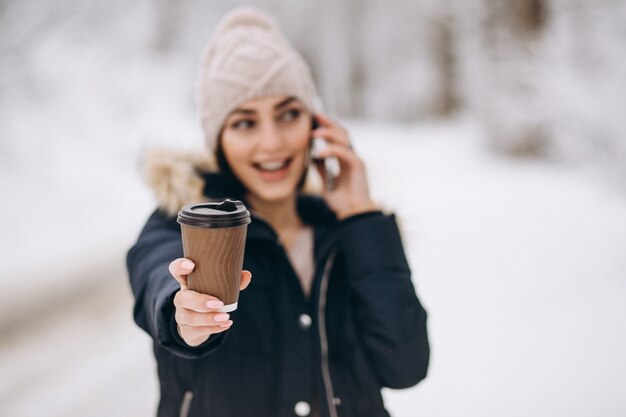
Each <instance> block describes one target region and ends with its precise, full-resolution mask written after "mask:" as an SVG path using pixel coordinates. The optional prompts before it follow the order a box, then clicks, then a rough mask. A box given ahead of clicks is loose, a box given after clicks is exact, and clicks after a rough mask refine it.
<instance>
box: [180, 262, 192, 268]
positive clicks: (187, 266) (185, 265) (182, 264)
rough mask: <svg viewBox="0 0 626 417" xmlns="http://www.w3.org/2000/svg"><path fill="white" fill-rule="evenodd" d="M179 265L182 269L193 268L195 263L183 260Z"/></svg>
mask: <svg viewBox="0 0 626 417" xmlns="http://www.w3.org/2000/svg"><path fill="white" fill-rule="evenodd" d="M180 266H181V267H183V268H184V269H193V267H194V266H195V265H194V264H193V262H189V261H184V262H182V263H181V264H180Z"/></svg>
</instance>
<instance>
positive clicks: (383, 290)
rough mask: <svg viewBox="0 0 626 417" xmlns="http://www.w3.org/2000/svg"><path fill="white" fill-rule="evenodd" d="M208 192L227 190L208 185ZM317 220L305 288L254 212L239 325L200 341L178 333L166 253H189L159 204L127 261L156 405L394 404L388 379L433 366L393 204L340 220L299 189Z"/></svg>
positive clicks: (379, 408)
mask: <svg viewBox="0 0 626 417" xmlns="http://www.w3.org/2000/svg"><path fill="white" fill-rule="evenodd" d="M206 179H207V184H208V185H207V196H211V197H213V198H215V197H221V196H225V195H227V193H225V192H224V191H223V190H220V189H219V187H218V188H217V189H216V188H215V187H211V185H210V184H211V183H212V182H215V181H214V180H211V177H210V176H207V177H206ZM298 211H299V214H300V216H301V218H302V220H303V221H304V222H305V223H307V224H309V225H311V226H312V227H313V229H314V236H315V237H314V239H315V241H314V257H315V277H314V281H313V286H312V290H311V296H310V297H309V298H307V297H305V295H304V293H303V291H302V287H301V285H300V281H299V280H298V278H297V276H296V274H295V272H294V270H293V268H292V266H291V265H290V262H289V260H288V258H287V256H286V253H285V250H284V248H283V247H282V246H281V244H280V242H279V240H278V239H277V235H276V233H275V232H274V230H273V229H272V228H271V227H270V226H269V225H268V224H267V223H265V222H264V221H263V220H261V219H259V218H258V217H256V216H254V214H253V218H252V223H251V224H250V225H249V228H248V236H247V240H246V248H245V257H244V269H247V270H249V271H251V272H252V283H251V284H250V286H249V287H248V288H247V289H246V290H244V291H242V293H241V295H240V298H239V306H238V309H237V310H236V311H234V312H232V313H231V319H232V320H233V322H234V324H233V326H232V327H231V328H230V329H229V330H227V331H226V332H224V333H221V334H218V335H212V336H211V337H210V338H209V340H208V341H207V342H205V343H204V344H203V345H200V346H198V347H190V346H188V345H186V344H185V342H184V341H183V340H182V339H181V338H180V336H179V335H178V333H177V331H176V323H175V321H174V305H173V298H174V295H175V293H176V292H177V291H178V290H179V285H178V283H177V282H176V281H175V280H174V278H172V276H171V275H170V273H169V272H168V265H169V263H170V262H171V261H172V260H174V259H176V258H179V257H182V256H183V249H182V244H181V236H180V227H179V225H178V223H177V222H176V219H175V218H173V217H169V216H167V215H165V214H163V213H162V212H161V211H159V210H157V211H155V212H154V213H153V214H152V215H151V217H150V218H149V220H148V222H147V224H146V225H145V227H144V229H143V231H142V232H141V234H140V236H139V239H138V241H137V243H136V244H135V245H134V246H133V247H132V248H131V250H130V251H129V253H128V258H127V266H128V271H129V276H130V282H131V286H132V290H133V294H134V296H135V308H134V317H135V321H136V322H137V324H138V325H139V326H140V327H141V328H142V329H144V330H145V331H146V332H148V334H150V336H151V337H152V339H153V340H154V354H155V357H156V360H157V364H158V374H159V381H160V403H159V408H158V416H159V417H165V416H183V417H187V416H189V417H196V416H197V417H200V416H212V417H245V416H250V417H283V416H284V417H286V416H298V415H313V416H324V417H335V416H353V417H360V416H372V417H379V416H380V417H383V416H388V413H387V411H386V410H385V408H384V405H383V401H382V397H381V392H380V390H381V388H382V387H389V388H406V387H410V386H413V385H415V384H417V383H418V382H419V381H420V380H422V379H423V378H424V377H425V376H426V372H427V368H428V361H429V344H428V337H427V332H426V312H425V311H424V309H423V308H422V306H421V305H420V302H419V301H418V299H417V297H416V295H415V290H414V288H413V284H412V282H411V273H410V271H409V267H408V265H407V261H406V259H405V255H404V250H403V247H402V242H401V239H400V234H399V232H398V227H397V225H396V221H395V218H394V216H388V215H384V214H383V213H381V212H370V213H365V214H361V215H357V216H353V217H351V218H348V219H345V220H343V221H337V220H336V219H335V217H334V215H333V213H332V212H331V211H330V210H329V209H328V207H327V206H326V205H325V203H324V202H323V200H321V199H319V198H317V197H310V196H300V197H298Z"/></svg>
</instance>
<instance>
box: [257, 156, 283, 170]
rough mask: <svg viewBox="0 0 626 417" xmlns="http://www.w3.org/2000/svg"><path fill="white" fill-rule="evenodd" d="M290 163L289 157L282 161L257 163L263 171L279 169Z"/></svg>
mask: <svg viewBox="0 0 626 417" xmlns="http://www.w3.org/2000/svg"><path fill="white" fill-rule="evenodd" d="M288 164H289V159H286V160H284V161H280V162H264V163H262V164H256V165H257V167H259V168H260V169H262V170H263V171H279V170H281V169H283V168H285V167H286V166H287V165H288Z"/></svg>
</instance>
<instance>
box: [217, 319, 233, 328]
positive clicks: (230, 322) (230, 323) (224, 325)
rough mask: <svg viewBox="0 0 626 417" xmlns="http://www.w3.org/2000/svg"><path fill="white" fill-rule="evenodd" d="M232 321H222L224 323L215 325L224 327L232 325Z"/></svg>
mask: <svg viewBox="0 0 626 417" xmlns="http://www.w3.org/2000/svg"><path fill="white" fill-rule="evenodd" d="M232 324H233V322H232V321H229V322H228V323H224V324H218V325H217V327H221V328H225V327H230V326H232Z"/></svg>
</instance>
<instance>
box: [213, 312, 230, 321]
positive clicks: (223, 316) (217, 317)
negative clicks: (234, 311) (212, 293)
mask: <svg viewBox="0 0 626 417" xmlns="http://www.w3.org/2000/svg"><path fill="white" fill-rule="evenodd" d="M229 318H230V315H229V314H226V313H222V314H216V315H215V317H213V320H214V321H226V320H228V319H229Z"/></svg>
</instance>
